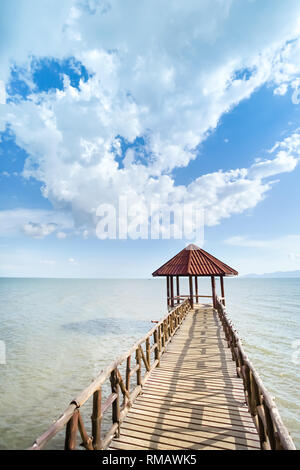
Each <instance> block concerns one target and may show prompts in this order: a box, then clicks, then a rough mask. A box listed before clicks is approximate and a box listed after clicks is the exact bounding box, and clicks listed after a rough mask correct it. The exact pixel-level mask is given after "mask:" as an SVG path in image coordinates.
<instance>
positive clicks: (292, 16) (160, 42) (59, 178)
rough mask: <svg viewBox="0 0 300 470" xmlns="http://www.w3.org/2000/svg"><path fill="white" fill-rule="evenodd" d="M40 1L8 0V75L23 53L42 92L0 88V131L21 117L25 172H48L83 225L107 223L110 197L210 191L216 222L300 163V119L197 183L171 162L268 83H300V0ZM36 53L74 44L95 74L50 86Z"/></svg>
mask: <svg viewBox="0 0 300 470" xmlns="http://www.w3.org/2000/svg"><path fill="white" fill-rule="evenodd" d="M41 3H42V2H38V1H34V0H26V1H23V0H18V2H17V3H16V1H15V0H13V1H10V2H2V6H1V8H2V13H3V14H2V15H0V16H2V18H4V17H5V18H6V22H5V24H6V25H7V24H9V25H11V28H6V29H5V28H4V30H3V33H2V34H3V36H4V38H5V42H6V48H5V51H4V53H3V55H2V56H1V61H0V80H1V81H2V82H1V83H6V85H7V87H8V86H9V81H10V67H11V66H12V64H14V65H15V66H18V67H22V70H23V76H24V77H25V78H24V79H26V83H27V85H28V87H29V89H30V93H29V94H28V95H27V96H26V98H24V99H17V100H15V99H13V97H10V96H9V94H8V93H7V90H8V89H9V88H7V89H6V91H5V89H4V91H3V86H2V88H0V90H2V91H1V92H0V95H1V100H2V102H4V101H5V102H6V104H2V105H1V108H0V130H2V131H4V130H5V129H6V128H7V126H9V128H10V129H11V131H12V132H13V133H14V134H15V137H16V143H17V144H18V145H19V146H20V147H21V148H23V149H24V150H26V152H27V153H28V159H27V161H26V164H25V168H24V177H26V178H29V177H33V178H35V179H37V180H38V181H40V182H42V184H43V195H44V196H45V197H46V198H48V199H49V200H50V201H51V202H52V204H53V206H54V208H55V210H56V211H64V212H66V213H69V214H71V215H72V217H73V219H74V221H75V225H76V226H77V227H80V228H81V230H82V231H86V230H87V229H90V228H91V227H94V226H95V223H96V210H97V207H98V205H99V204H101V203H112V204H116V201H117V200H118V197H119V196H120V195H123V194H126V195H127V197H128V199H129V201H128V202H129V204H130V202H132V203H135V202H136V201H137V200H138V201H139V202H141V203H143V204H145V205H146V206H148V205H149V204H150V202H151V201H153V199H155V198H156V199H157V200H159V201H160V202H161V204H174V203H180V202H193V201H197V202H199V201H201V204H202V205H203V208H204V210H205V214H206V223H207V224H208V225H215V224H218V223H219V222H220V221H221V220H222V219H223V218H227V217H230V216H231V215H232V214H236V213H242V212H243V211H245V210H247V209H251V208H253V207H255V206H256V205H257V204H258V203H259V202H260V201H261V200H262V199H263V198H264V196H265V194H266V193H267V191H268V190H269V189H270V188H271V185H272V182H271V181H270V179H269V178H270V177H273V176H276V175H279V174H281V173H283V172H289V171H293V169H294V168H295V166H296V164H297V162H298V160H299V149H300V134H299V133H298V132H294V133H293V134H292V135H290V136H289V137H288V138H287V139H285V140H284V141H282V142H278V143H277V144H276V146H275V147H274V148H273V149H272V150H273V154H272V155H273V158H270V159H268V160H261V161H257V162H255V163H253V165H252V166H251V167H249V168H238V169H232V170H231V171H227V172H224V171H222V170H220V171H219V172H215V173H211V174H206V175H199V176H198V177H196V178H195V180H194V181H193V182H192V183H191V184H189V185H188V186H183V185H180V186H178V185H176V184H175V182H174V174H173V173H174V170H176V169H177V168H180V167H186V166H188V164H189V163H190V162H191V161H192V160H193V159H195V158H197V148H198V146H199V144H200V143H201V142H203V141H204V140H205V139H206V138H207V136H208V135H209V133H211V132H212V131H213V130H214V129H215V128H216V126H217V125H218V122H219V120H220V118H221V117H222V115H223V114H224V113H227V112H229V111H230V110H231V109H232V108H233V107H234V106H236V105H237V104H238V103H240V102H241V101H242V100H243V99H245V98H248V97H250V96H251V94H252V93H253V92H254V91H256V90H257V89H258V88H259V87H261V86H262V85H269V86H272V87H273V88H274V93H276V94H279V95H283V94H284V93H286V92H287V90H288V88H289V87H291V88H293V89H294V93H295V94H296V93H297V89H298V88H297V87H298V81H297V80H298V78H297V77H298V76H299V72H300V22H299V19H300V4H299V2H298V1H293V0H289V1H287V2H282V4H279V5H276V8H274V2H273V1H270V0H266V1H264V2H260V1H248V0H243V1H237V0H209V1H208V0H203V1H201V2H199V1H193V0H191V1H189V2H188V3H187V4H183V3H182V2H181V1H179V0H178V1H173V2H169V3H168V4H167V5H165V6H164V9H163V10H162V9H161V2H159V1H158V0H153V1H151V2H147V1H133V0H131V1H129V2H123V1H121V0H115V1H110V2H109V1H100V0H81V1H71V0H66V1H64V2H58V1H56V0H51V1H50V0H49V1H48V0H45V2H43V5H41ZM16 4H17V5H18V8H17V9H16ZM16 11H17V12H18V13H17V15H16ZM45 11H47V15H45ZM32 12H33V13H32ZM16 16H17V17H16ZM33 25H34V27H33ZM36 28H37V29H36ZM25 31H26V34H24V33H25ZM37 37H38V38H39V40H38V41H37V40H36V38H37ZM33 57H34V58H35V60H38V59H39V58H45V57H54V58H56V59H57V60H60V59H64V58H70V57H73V58H74V60H76V61H77V62H76V63H80V64H82V66H84V67H85V69H86V70H87V71H88V78H85V79H83V78H82V79H81V80H80V82H79V84H78V86H74V85H73V84H72V82H71V80H70V77H69V76H68V75H65V77H64V85H63V87H62V89H56V90H49V91H39V90H37V88H36V86H35V84H34V80H33V77H34V72H35V69H34V65H33V61H32V58H33ZM74 63H75V62H74ZM295 96H296V95H295ZM29 222H32V221H27V223H29ZM32 223H33V224H34V223H38V222H32ZM39 223H40V224H42V222H39ZM49 223H55V222H54V221H50V222H49ZM61 228H62V227H61V226H60V227H59V229H61ZM24 230H25V232H26V230H27V233H28V234H31V235H33V236H34V233H38V231H39V230H40V231H41V232H42V233H46V231H47V229H46V228H45V227H44V228H43V227H39V229H38V228H37V227H36V226H35V225H31V226H27V228H26V229H24ZM29 232H30V233H29ZM84 233H86V232H84Z"/></svg>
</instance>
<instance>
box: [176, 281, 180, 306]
mask: <svg viewBox="0 0 300 470" xmlns="http://www.w3.org/2000/svg"><path fill="white" fill-rule="evenodd" d="M176 296H177V304H180V298H179V297H180V292H179V276H176Z"/></svg>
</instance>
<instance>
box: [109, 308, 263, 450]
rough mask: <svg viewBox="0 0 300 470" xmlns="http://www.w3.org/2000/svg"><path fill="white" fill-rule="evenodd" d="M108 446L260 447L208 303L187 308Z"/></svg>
mask: <svg viewBox="0 0 300 470" xmlns="http://www.w3.org/2000/svg"><path fill="white" fill-rule="evenodd" d="M110 449H122V450H127V449H169V450H174V449H196V450H206V449H209V450H222V449H223V450H225V449H226V450H228V449H231V450H235V449H241V450H244V449H253V450H255V449H260V443H259V436H258V433H257V430H256V428H255V425H254V423H253V420H252V419H251V415H250V414H249V412H248V408H247V405H246V402H245V395H244V388H243V381H242V379H241V378H237V373H236V367H235V363H234V362H233V361H232V357H231V352H230V349H228V347H227V342H226V339H225V335H224V332H223V329H222V325H221V323H220V320H219V318H218V315H217V312H216V311H214V310H213V308H212V307H211V306H204V305H194V308H193V310H190V311H189V313H188V315H187V317H186V319H185V321H184V322H183V324H182V326H181V328H180V330H179V331H178V333H177V334H176V335H175V336H174V337H173V339H172V341H171V343H170V345H169V347H168V348H167V350H166V352H165V354H164V355H163V357H162V360H161V362H160V367H158V368H156V369H155V370H153V372H152V373H151V375H150V377H149V379H148V380H147V382H146V384H145V386H144V388H143V391H142V394H141V395H140V396H139V397H138V398H137V399H136V400H135V402H134V404H133V406H132V408H131V409H130V411H129V413H128V415H127V416H126V419H125V420H124V422H123V423H122V427H121V432H120V436H119V437H118V438H115V439H113V441H112V443H111V445H110Z"/></svg>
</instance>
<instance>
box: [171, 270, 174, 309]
mask: <svg viewBox="0 0 300 470" xmlns="http://www.w3.org/2000/svg"><path fill="white" fill-rule="evenodd" d="M173 277H174V276H171V277H170V282H171V307H174V282H173Z"/></svg>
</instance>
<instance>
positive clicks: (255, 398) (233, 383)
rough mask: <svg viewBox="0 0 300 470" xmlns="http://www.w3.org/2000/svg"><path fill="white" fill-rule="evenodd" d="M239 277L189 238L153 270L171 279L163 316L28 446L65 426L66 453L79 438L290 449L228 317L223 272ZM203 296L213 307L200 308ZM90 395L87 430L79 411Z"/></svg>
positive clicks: (115, 443) (88, 442)
mask: <svg viewBox="0 0 300 470" xmlns="http://www.w3.org/2000/svg"><path fill="white" fill-rule="evenodd" d="M237 275H238V272H237V271H236V270H235V269H233V268H231V267H230V266H228V265H227V264H225V263H223V262H222V261H220V260H218V259H217V258H215V257H214V256H212V255H211V254H209V253H207V252H206V251H204V250H203V249H201V248H199V247H198V246H196V245H193V244H191V245H189V246H187V247H186V248H184V249H183V250H181V251H180V252H179V253H178V254H177V255H175V256H174V257H173V258H171V259H170V260H169V261H168V262H167V263H165V264H163V265H162V266H161V267H160V268H159V269H157V270H156V271H155V272H154V273H153V276H164V277H166V280H167V308H168V313H167V315H166V316H165V317H164V318H163V319H162V320H160V321H158V322H155V323H156V325H155V326H154V328H152V330H151V331H149V333H148V334H147V335H146V336H145V337H144V338H142V339H141V340H140V341H139V342H138V343H136V344H135V345H134V346H133V347H132V348H131V349H130V350H129V351H128V352H127V353H126V354H125V355H123V356H122V357H120V358H119V359H117V360H116V361H115V362H114V363H113V364H111V366H109V367H108V368H107V369H106V370H105V371H103V372H101V373H100V375H99V376H98V377H97V378H96V380H94V381H93V382H92V384H91V385H90V386H89V387H87V388H86V389H85V390H83V392H82V393H81V394H80V395H79V396H78V397H76V398H75V399H74V400H72V401H71V403H70V405H69V406H68V408H67V409H66V410H65V412H64V413H63V414H62V415H61V416H60V418H59V419H58V420H57V421H56V422H55V423H54V424H52V426H50V428H49V429H48V430H47V431H46V432H45V433H44V434H43V435H42V436H40V437H39V438H37V439H36V441H35V442H34V444H33V446H32V447H31V449H32V450H38V449H42V448H43V447H45V446H46V445H47V444H48V442H49V441H51V439H53V438H54V437H55V436H56V435H57V434H58V433H59V431H61V430H62V429H63V428H64V426H66V432H65V449H66V450H74V449H76V448H77V447H78V444H80V443H78V435H80V437H81V444H80V445H81V446H83V447H84V448H85V449H87V450H106V449H110V450H118V449H122V450H132V449H149V450H155V449H157V450H164V449H165V450H178V449H195V450H205V449H210V450H248V449H249V450H257V449H262V450H269V449H271V450H282V449H284V450H293V449H295V446H294V443H293V441H292V439H291V437H290V435H289V433H288V431H287V429H286V428H285V426H284V425H283V423H282V421H281V418H280V416H279V413H278V410H277V408H276V405H275V404H274V402H273V400H272V399H271V397H270V395H269V393H268V392H267V390H266V389H265V387H264V385H263V383H262V381H261V379H260V377H259V375H258V374H257V372H256V371H255V369H254V367H253V366H252V364H251V362H250V361H249V359H248V357H247V356H246V354H245V352H244V349H243V347H242V344H241V341H240V339H239V337H238V335H237V333H236V331H235V330H234V328H233V326H232V324H231V322H230V320H229V319H228V317H227V314H226V310H225V290H224V277H226V276H237ZM180 277H185V278H187V279H188V281H189V282H188V284H189V295H182V294H180V285H179V278H180ZM199 277H200V278H201V277H210V278H211V288H212V295H200V293H199V291H198V278H199ZM216 278H217V279H218V278H219V280H220V291H221V297H217V291H216ZM174 280H176V295H175V292H174V291H175V289H174ZM193 284H194V286H195V294H194V290H193ZM203 298H206V299H209V301H212V304H211V305H210V304H199V301H200V299H201V300H202V299H203ZM109 382H110V386H109V392H108V395H107V390H108V387H107V386H108V383H109ZM105 392H106V396H105ZM90 398H92V416H91V428H90V429H89V428H88V427H87V426H86V425H85V424H84V418H83V414H82V413H81V409H82V407H83V405H84V404H85V403H86V402H87V401H88V400H89V399H90ZM108 411H111V421H112V422H110V423H109V426H107V419H106V417H107V414H108Z"/></svg>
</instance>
